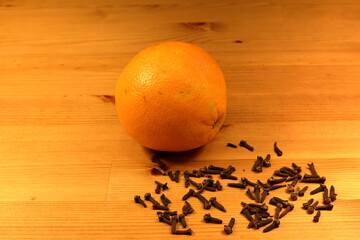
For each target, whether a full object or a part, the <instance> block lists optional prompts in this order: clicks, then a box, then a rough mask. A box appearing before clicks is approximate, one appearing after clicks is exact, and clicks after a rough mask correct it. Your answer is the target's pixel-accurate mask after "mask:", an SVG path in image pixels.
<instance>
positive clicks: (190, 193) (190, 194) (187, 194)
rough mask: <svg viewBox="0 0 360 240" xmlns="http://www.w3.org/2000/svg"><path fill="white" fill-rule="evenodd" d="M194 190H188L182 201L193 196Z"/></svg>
mask: <svg viewBox="0 0 360 240" xmlns="http://www.w3.org/2000/svg"><path fill="white" fill-rule="evenodd" d="M194 193H195V191H194V189H192V188H190V190H189V191H188V192H187V193H186V194H185V195H184V196H183V197H182V200H184V201H185V200H188V199H189V197H191V196H194Z"/></svg>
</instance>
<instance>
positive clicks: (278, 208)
mask: <svg viewBox="0 0 360 240" xmlns="http://www.w3.org/2000/svg"><path fill="white" fill-rule="evenodd" d="M282 207H283V206H282V204H281V203H278V204H277V205H276V208H275V214H274V219H279V215H280V212H281V210H282Z"/></svg>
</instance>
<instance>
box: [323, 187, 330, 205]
mask: <svg viewBox="0 0 360 240" xmlns="http://www.w3.org/2000/svg"><path fill="white" fill-rule="evenodd" d="M323 202H324V204H329V203H331V198H330V197H329V190H328V189H327V187H325V189H324V193H323Z"/></svg>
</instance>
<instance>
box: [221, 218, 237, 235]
mask: <svg viewBox="0 0 360 240" xmlns="http://www.w3.org/2000/svg"><path fill="white" fill-rule="evenodd" d="M234 224H235V218H231V219H230V222H229V224H228V225H224V232H225V233H226V234H228V235H229V234H231V233H232V232H233V231H232V229H233V227H234Z"/></svg>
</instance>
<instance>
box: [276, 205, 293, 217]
mask: <svg viewBox="0 0 360 240" xmlns="http://www.w3.org/2000/svg"><path fill="white" fill-rule="evenodd" d="M293 209H294V205H293V204H289V205H288V206H287V207H286V208H285V209H284V211H282V213H281V214H280V216H279V218H283V217H285V215H286V214H288V213H289V212H290V211H292V210H293Z"/></svg>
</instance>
